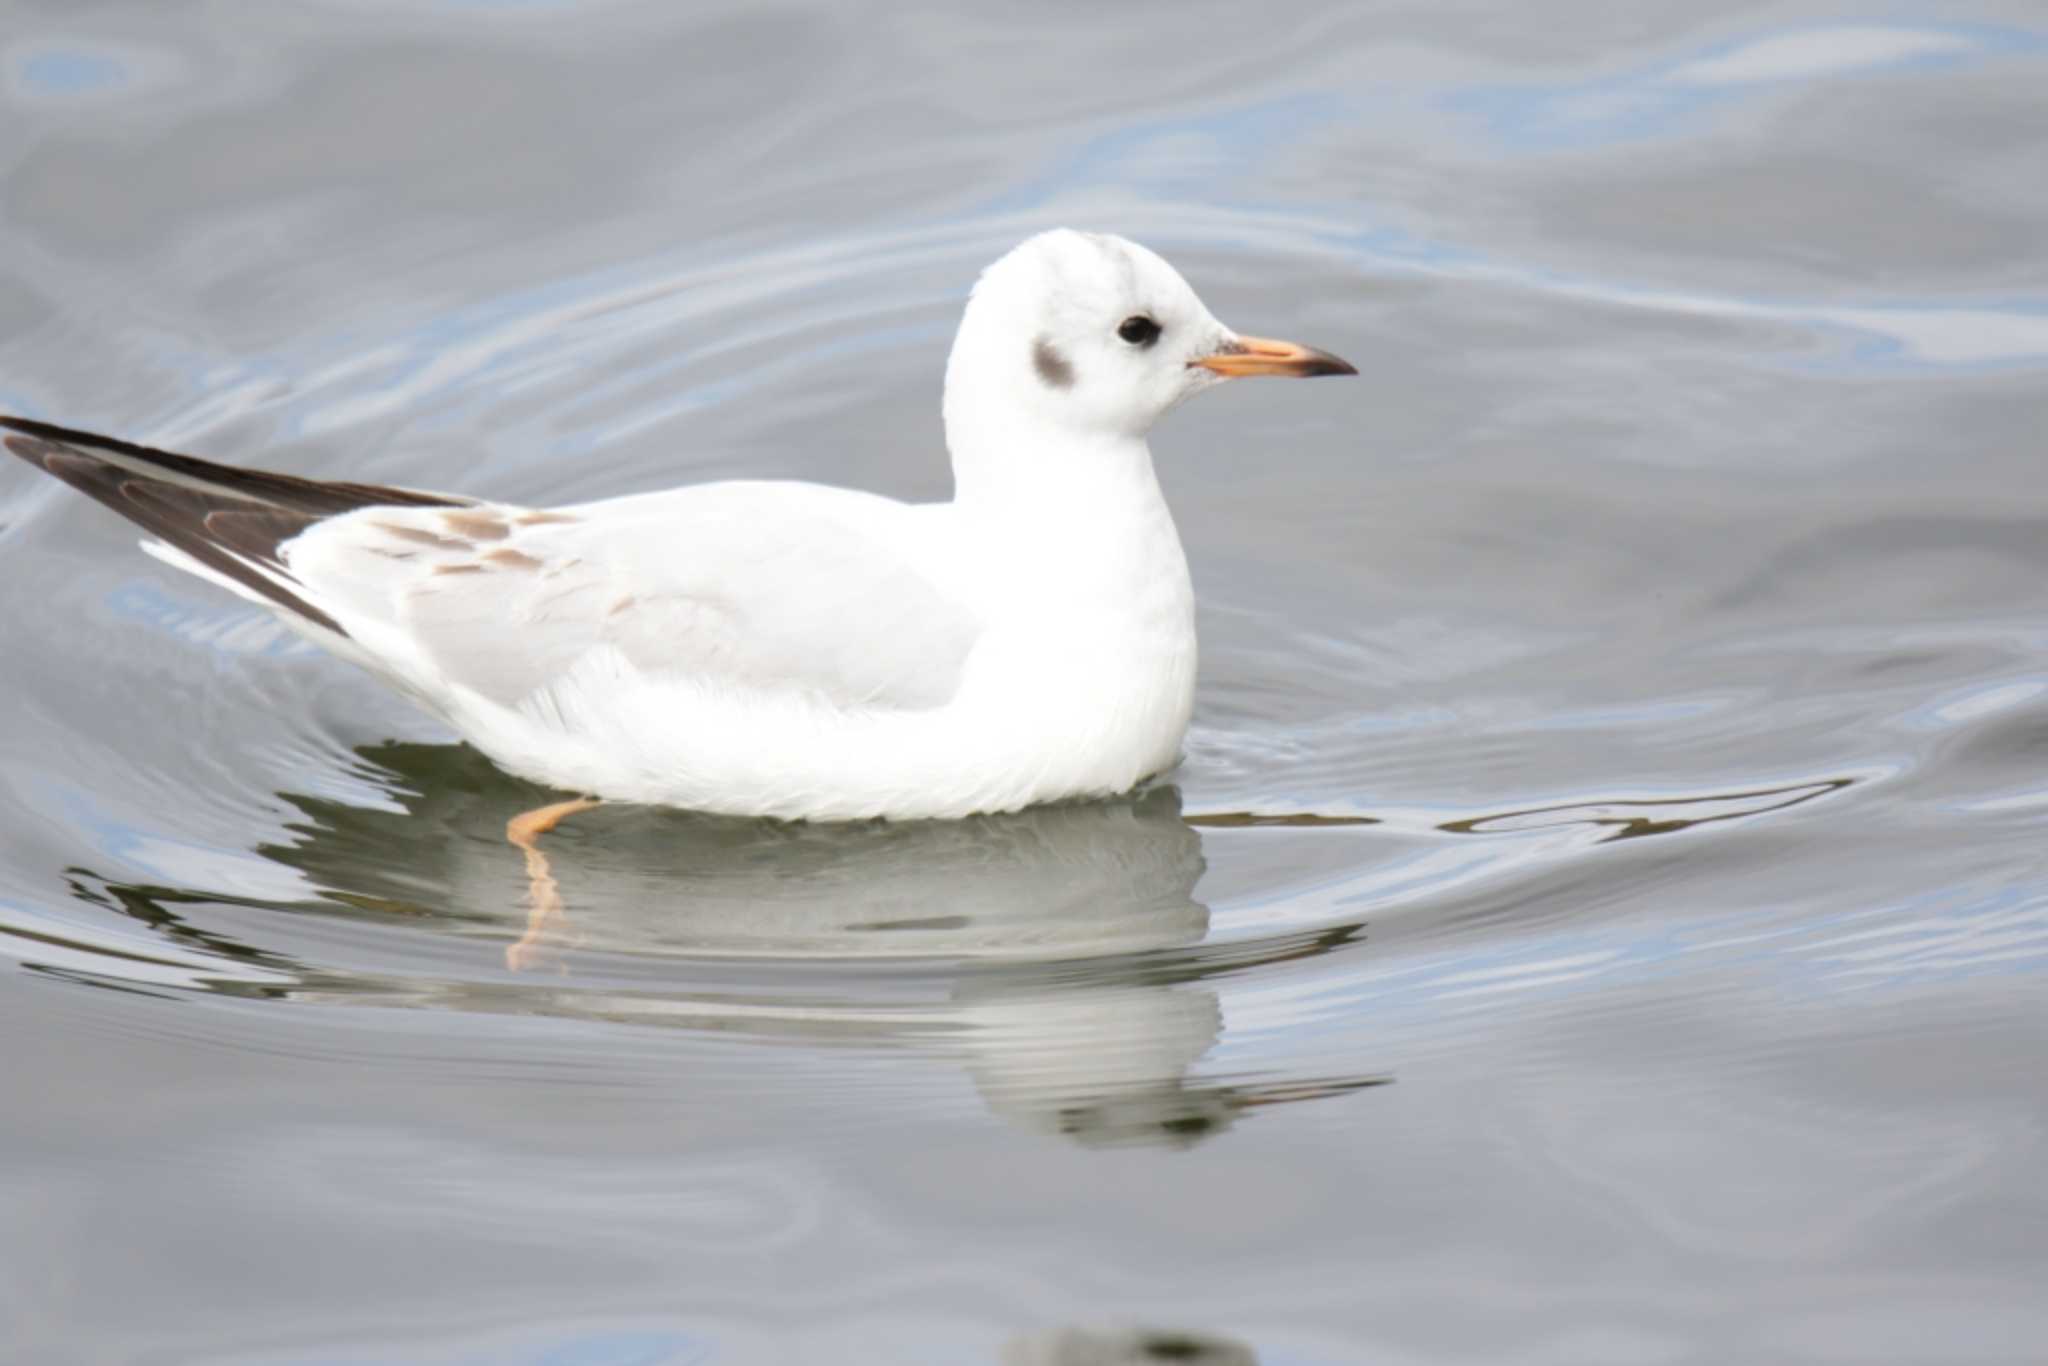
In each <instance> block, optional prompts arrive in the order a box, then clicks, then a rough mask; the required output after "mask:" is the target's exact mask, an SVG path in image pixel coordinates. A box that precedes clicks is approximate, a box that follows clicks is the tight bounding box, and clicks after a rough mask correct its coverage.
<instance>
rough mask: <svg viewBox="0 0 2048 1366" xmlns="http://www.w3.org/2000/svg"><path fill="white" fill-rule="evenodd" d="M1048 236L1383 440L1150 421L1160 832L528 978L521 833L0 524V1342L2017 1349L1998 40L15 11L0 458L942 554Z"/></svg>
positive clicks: (2025, 731)
mask: <svg viewBox="0 0 2048 1366" xmlns="http://www.w3.org/2000/svg"><path fill="white" fill-rule="evenodd" d="M1057 224H1072V225H1075V226H1081V227H1090V228H1097V229H1104V230H1112V231H1117V232H1122V233H1125V234H1128V235H1130V236H1133V237H1136V238H1138V239H1140V240H1142V241H1145V242H1147V243H1149V244H1151V245H1153V246H1155V247H1156V248H1158V249H1159V250H1161V251H1162V252H1163V253H1165V254H1166V255H1167V256H1168V257H1169V258H1170V259H1172V260H1173V261H1174V262H1175V263H1176V264H1178V265H1179V266H1180V267H1181V268H1182V269H1183V271H1184V272H1185V273H1186V274H1187V275H1188V276H1189V277H1190V279H1191V280H1192V281H1193V282H1194V283H1195V285H1196V287H1197V288H1198V289H1199V290H1201V291H1202V293H1203V294H1204V297H1205V298H1206V300H1207V302H1208V303H1209V304H1210V305H1211V307H1212V308H1213V309H1214V310H1215V311H1216V312H1217V314H1218V315H1219V316H1220V317H1222V318H1224V319H1225V320H1226V321H1229V322H1231V323H1233V324H1234V325H1236V326H1238V327H1240V328H1243V329H1245V330H1248V331H1254V332H1261V333H1267V334H1276V335H1281V336H1288V337H1296V338H1299V339H1301V340H1304V341H1308V342H1313V343H1315V344H1318V345H1322V346H1326V347H1329V348H1330V349H1332V350H1335V351H1337V352H1339V353H1340V354H1343V355H1345V356H1347V357H1349V358H1351V359H1352V360H1354V361H1355V362H1357V363H1358V365H1359V368H1360V370H1361V372H1362V373H1361V375H1360V377H1359V378H1358V379H1357V380H1355V381H1346V382H1337V381H1327V382H1319V383H1317V384H1312V385H1279V384H1259V385H1252V384H1245V385H1236V386H1231V387H1230V388H1229V389H1227V390H1225V391H1222V392H1219V393H1216V394H1212V395H1206V396H1204V397H1203V398H1202V399H1201V400H1200V401H1199V402H1197V403H1195V404H1191V405H1189V406H1188V407H1187V408H1185V409H1183V410H1181V411H1180V412H1179V413H1177V414H1176V415H1175V416H1174V417H1173V418H1171V419H1170V420H1169V421H1168V422H1167V423H1166V424H1164V425H1163V427H1162V428H1161V430H1160V431H1159V432H1158V433H1157V434H1156V437H1155V442H1154V446H1155V450H1156V451H1157V453H1158V456H1159V462H1160V466H1161V473H1162V478H1163V481H1164V483H1165V485H1166V487H1167V490H1168V494H1169V497H1170V498H1171V500H1172V502H1173V504H1174V507H1175V509H1176V512H1177V514H1178V517H1179V521H1180V525H1181V529H1182V533H1183V537H1184V539H1185V541H1186V543H1187V545H1188V547H1189V551H1190V556H1191V559H1192V561H1193V566H1194V573H1195V578H1196V582H1197V586H1198V590H1199V592H1200V594H1201V597H1202V618H1201V627H1202V632H1203V651H1204V654H1203V672H1202V681H1201V692H1200V703H1199V707H1198V712H1197V716H1196V723H1195V729H1194V732H1193V735H1192V736H1191V739H1190V742H1189V746H1188V758H1187V762H1186V764H1185V766H1184V767H1183V768H1182V769H1180V770H1179V771H1178V772H1177V773H1176V774H1175V775H1173V777H1172V779H1171V783H1170V785H1167V786H1164V787H1162V788H1160V789H1158V790H1155V791H1153V792H1150V793H1148V794H1144V795H1141V796H1140V797H1137V798H1134V799H1130V800H1126V801H1122V802H1116V803H1108V804H1102V805H1096V806H1082V807H1071V808H1059V809H1053V810H1046V811H1038V812H1030V813H1025V814H1022V815H1019V816H1014V817H1006V818H1000V819H990V820H984V821H974V822H965V823H958V824H953V825H939V826H894V827H890V826H863V827H853V828H838V829H820V828H806V827H788V826H772V825H754V824H748V823H743V822H729V821H716V820H709V819H705V818H701V817H691V816H684V815H677V814H667V813H658V812H647V811H618V810H614V811H604V812H599V813H595V814H593V815H591V816H588V817H583V818H579V819H577V820H576V821H574V822H572V823H570V824H569V825H567V826H565V827H564V828H563V830H562V831H561V832H560V833H559V834H558V835H557V836H556V837H554V839H553V843H552V848H553V849H554V851H555V863H556V871H557V872H558V873H559V874H560V876H561V880H562V887H563V892H564V895H565V897H566V899H567V903H568V910H569V920H570V925H569V929H568V932H567V934H566V936H565V937H564V938H563V939H561V940H560V941H559V942H557V943H555V944H553V945H552V946H551V947H550V949H549V952H548V953H547V955H546V957H545V960H544V961H543V962H542V963H541V964H539V965H538V966H537V967H536V968H535V969H534V970H530V971H527V972H523V973H517V974H515V973H511V972H508V971H506V970H505V969H504V967H503V965H502V953H503V949H504V947H505V946H506V945H507V944H508V943H509V942H511V940H512V939H513V938H514V937H515V936H516V935H517V934H518V932H519V929H520V927H521V924H522V921H523V915H524V912H523V909H522V896H523V892H524V882H523V877H522V874H521V871H520V867H519V864H518V861H517V860H516V858H514V857H512V855H511V853H510V851H509V850H507V849H506V848H505V846H504V845H503V844H502V842H501V839H500V833H501V831H502V828H503V822H504V821H505V819H506V818H507V817H508V816H509V815H511V814H512V813H514V812H516V811H518V810H520V809H521V808H522V806H524V805H527V804H530V803H531V802H533V801H535V800H537V799H540V798H541V797H544V795H545V794H540V793H537V792H536V791H535V790H533V789H530V788H527V787H525V786H523V785H521V784H519V783H516V782H513V781H510V780H508V779H505V778H503V777H502V776H499V775H497V774H496V773H495V772H494V770H492V768H491V767H490V765H489V764H488V763H487V762H485V761H483V760H482V759H481V758H479V757H477V756H476V755H474V754H473V753H470V752H469V751H466V750H463V749H460V748H458V747H455V746H452V745H451V744H450V743H449V740H448V737H447V736H446V735H445V734H442V733H440V732H439V731H437V730H436V728H435V727H434V726H433V725H432V723H430V722H428V721H425V720H423V719H422V718H420V717H419V716H418V715H416V714H415V713H413V712H411V711H409V710H408V709H407V707H406V706H405V704H403V703H402V702H400V701H398V700H396V699H395V698H393V697H391V696H389V695H387V694H386V693H384V692H382V691H381V690H380V689H379V688H378V687H377V686H376V685H375V684H374V683H372V682H371V681H369V680H368V679H366V678H364V677H361V676H358V675H357V674H355V673H354V672H352V671H351V670H349V669H348V668H347V667H346V666H344V665H341V664H338V663H336V662H334V661H332V660H329V659H327V658H325V657H323V656H321V655H319V654H318V653H317V652H314V651H311V650H309V649H308V648H306V647H303V646H301V645H299V644H297V643H295V642H294V641H293V639H292V638H291V637H290V636H289V635H288V634H286V633H285V632H283V631H282V630H280V629H278V628H277V627H275V626H274V625H273V624H272V623H271V622H270V621H269V619H268V618H267V617H265V616H264V615H263V614H262V613H260V612H259V611H257V610H255V609H253V608H251V607H249V606H248V605H246V604H244V603H242V602H240V601H238V600H235V599H232V598H230V597H228V596H227V595H225V594H223V593H220V592H218V591H216V590H214V589H212V588H210V587H208V586H207V585H205V584H203V583H199V582H197V581H195V580H191V579H188V578H184V577H180V576H178V575H176V574H174V573H172V572H171V571H169V570H166V569H164V568H162V567H160V566H158V565H157V564H156V563H154V562H153V561H151V560H149V559H147V558H145V557H144V556H142V555H141V554H139V553H138V552H137V551H136V550H135V548H134V541H135V534H134V532H133V530H132V529H131V528H130V527H128V526H127V525H126V524H124V523H122V522H120V521H119V520H118V519H116V518H114V517H112V516H110V515H108V514H107V513H106V512H105V511H104V510H102V509H100V508H97V507H95V506H92V505H90V504H88V503H87V502H86V501H85V500H83V499H80V498H78V497H77V496H76V495H75V494H73V493H71V492H70V491H68V490H66V489H64V488H62V487H61V486H59V485H57V484H56V483H55V482H54V481H51V480H48V479H45V478H42V477H41V476H39V475H37V474H35V473H34V472H33V471H31V470H29V469H28V468H27V467H26V466H23V465H21V464H19V463H18V462H13V461H8V462H6V463H5V464H4V466H0V699H4V700H5V706H4V709H0V963H4V967H0V1039H4V1040H5V1044H4V1057H5V1063H4V1075H5V1077H6V1088H5V1100H4V1103H0V1347H4V1351H0V1357H4V1359H5V1360H7V1361H10V1362H24V1363H36V1364H37V1366H42V1364H44V1363H55V1364H68V1363H102V1362H146V1363H171V1362H179V1363H183V1362H216V1361H226V1362H263V1363H294V1364H295V1366H309V1364H310V1363H321V1364H322V1366H339V1364H341V1363H347V1364H349V1366H358V1364H360V1363H371V1362H407V1363H411V1362H419V1363H434V1364H436V1366H454V1364H456V1363H462V1364H463V1366H469V1364H470V1363H498V1362H522V1363H547V1364H548V1366H627V1364H628V1363H633V1364H638V1363H647V1364H648V1366H652V1364H653V1363H716V1364H717V1366H726V1364H727V1363H763V1362H792V1363H797V1362H801V1363H814V1362H878V1363H925V1362H929V1363H947V1364H949V1366H950V1364H951V1363H976V1362H991V1363H1005V1364H1006V1366H1015V1364H1016V1363H1025V1364H1026V1366H1047V1364H1048V1363H1065V1366H1075V1364H1076V1363H1081V1364H1083V1366H1086V1364H1089V1363H1095V1364H1097V1366H1099V1364H1100V1363H1108V1362H1119V1361H1142V1360H1197V1361H1208V1362H1233V1363H1241V1362H1254V1361H1255V1362H1259V1363H1264V1366H1324V1364H1325V1363H1366V1362H1371V1363H1376V1364H1378V1363H1438V1362H1456V1363H1465V1362H1471V1363H1479V1362H1515V1363H1557V1366H1599V1364H1601V1363H1617V1364H1621V1363H1627V1364H1629V1366H1635V1364H1637V1363H1687V1362H1713V1363H1725V1362H1738V1361H1739V1362H1758V1363H1779V1362H1787V1363H1790V1362H1799V1363H1804V1362H1814V1363H1838V1362H1840V1363H1847V1362H1858V1363H1862V1362H1883V1363H1964V1362H1969V1363H1978V1362H2015V1363H2017V1362H2033V1361H2039V1360H2041V1359H2042V1358H2043V1356H2044V1354H2048V1293H2044V1291H2043V1288H2042V1287H2043V1285H2044V1284H2048V1177H2044V1175H2043V1173H2044V1171H2048V1141H2044V1124H2048V1096H2044V1091H2048V1087H2044V1081H2043V1071H2044V1064H2048V1009H2044V1008H2048V991H2044V984H2048V856H2044V852H2043V851H2044V840H2043V834H2044V830H2048V664H2044V660H2048V383H2044V380H2048V16H2044V13H2043V11H2042V9H2041V8H2040V6H2039V5H2038V4H2032V3H1995V2H1993V0H1960V2H1959V3H1941V4H1932V3H1923V4H1911V3H1894V4H1873V5H1864V6H1857V5H1841V4H1828V3H1815V2H1812V0H1792V2H1790V3H1761V4H1743V3H1732V4H1722V5H1703V4H1679V3H1671V2H1670V0H1655V2H1653V3H1642V4H1631V5H1612V4H1594V3H1588V2H1586V0H1563V2H1562V3H1556V4H1549V5H1542V6H1536V5H1522V4H1510V3H1506V2H1505V0H1473V2H1471V3H1445V0H1429V2H1428V3H1421V2H1420V0H1418V2H1417V3H1374V4H1360V5H1350V6H1342V7H1327V8H1326V7H1320V6H1314V5H1302V6H1263V5H1245V4H1241V3H1232V2H1230V0H1223V2H1221V3H1217V2H1215V0H1176V3H1173V4H1143V5H1139V4H1133V5H1119V6H1100V5H1090V6H1082V5H1065V4H1047V5H1038V6H1031V7H1028V8H1026V7H1016V8H1005V9H988V10H983V11H970V10H962V9H958V8H954V7H933V8H922V9H920V8H912V7H907V6H905V7H897V6H888V7H882V6H849V5H837V4H833V5H827V4H823V3H818V2H817V0H810V3H798V4H791V5H785V6H778V7H774V8H770V7H766V6H752V5H737V4H734V5H725V6H715V5H712V6H694V7H687V8H685V7H682V6H675V5H669V4H658V3H652V2H651V0H649V2H647V3H637V2H634V0H617V2H616V3H581V4H569V3H546V2H545V0H532V2H531V3H485V2H483V0H477V2H475V3H458V2H457V0H445V2H444V3H398V0H387V2H385V3H373V2H371V0H358V2H355V3H343V2H342V0H330V2H328V3H311V2H310V0H299V2H295V3H278V4H264V5H255V4H250V5H230V4H196V3H194V4H183V3H180V4H170V3H154V2H152V3H141V2H140V0H136V2H133V3H116V4H95V5H81V4H73V3H61V4H60V3H34V2H32V0H6V2H5V3H4V4H0V410H4V411H11V412H15V413H20V414H25V415H28V416H33V417H40V418H45V419H49V420H55V421H60V422H64V423H68V424H72V425H78V426H84V427H91V428H99V429H104V430H108V431H111V432H114V433H117V434H121V435H125V436H127V437H130V438H132V439H138V440H145V441H149V442H152V443H156V444H161V445H167V446H172V447H174V448H185V449H191V450H193V451H195V452H197V453H200V454H204V455H208V456H211V457H214V458H219V459H225V460H231V461H243V462H247V463H253V464H260V465H265V466H269V467H272V468H278V469H284V470H290V471H293V472H297V473H303V474H309V475H316V476H332V477H345V478H352V479H367V480H385V481H392V482H398V483H405V484H412V485H419V486H425V487H444V488H452V489H457V490H462V491H467V492H473V493H478V494H485V495H490V496H494V497H499V498H506V499H524V500H531V501H535V502H545V501H548V500H551V499H569V498H581V497H592V496H598V495H604V494H611V493H623V492H628V491H632V490H640V489H648V488H655V487H660V486H663V485H666V484H670V483H674V482H680V481H686V480H695V479H705V478H713V477H720V476H733V475H747V476H794V477H802V478H811V479H820V480H826V481H831V482H837V483H847V484H855V485H860V486H865V487H871V488H876V489H880V490H883V491H885V492H889V493H892V494H896V495H899V496H905V497H941V496H944V494H945V492H946V490H947V478H946V471H945V464H944V460H943V453H942V449H941V446H940V443H939V429H938V420H937V403H938V393H939V376H940V368H941V365H942V363H943V358H944V355H945V349H946V346H947V343H948V341H949V338H950V334H951V330H952V326H953V323H954V321H955V318H956V317H957V314H958V310H959V307H960V304H961V301H962V298H963V296H964V292H965V290H966V287H967V285H968V284H969V282H970V281H971V280H972V278H973V274H974V272H975V271H976V270H977V269H979V267H980V266H981V265H982V264H984V263H985V262H986V261H988V260H990V259H992V258H993V257H994V256H996V255H997V254H999V253H1000V252H1001V251H1003V250H1004V249H1006V248H1007V247H1008V246H1010V245H1011V244H1012V243H1014V242H1015V241H1016V240H1018V239H1020V238H1021V237H1023V236H1025V235H1027V234H1028V233H1030V232H1032V231H1035V230H1038V229H1041V228H1044V227H1048V226H1053V225H1057ZM1053 534H1054V536H1055V538H1056V534H1057V533H1056V529H1055V531H1054V533H1053ZM1303 814H1311V815H1316V816H1319V817H1348V818H1355V819H1353V820H1352V821H1351V823H1348V824H1347V823H1325V824H1317V825H1304V824H1299V823H1287V822H1285V821H1275V820H1273V819H1269V818H1274V817H1284V816H1298V815H1303Z"/></svg>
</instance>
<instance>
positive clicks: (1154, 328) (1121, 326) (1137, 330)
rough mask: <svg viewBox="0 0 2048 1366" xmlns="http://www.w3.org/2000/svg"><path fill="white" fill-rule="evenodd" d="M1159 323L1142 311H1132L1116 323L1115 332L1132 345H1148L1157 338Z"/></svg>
mask: <svg viewBox="0 0 2048 1366" xmlns="http://www.w3.org/2000/svg"><path fill="white" fill-rule="evenodd" d="M1159 332H1160V328H1159V324H1158V323H1156V322H1154V321H1152V319H1150V318H1148V317H1146V316H1145V315H1144V314H1142V313H1134V314H1132V315H1131V316H1130V317H1128V318H1125V319H1124V320H1123V321H1122V322H1120V323H1118V324H1117V325H1116V334H1117V335H1118V336H1119V337H1122V338H1123V339H1124V340H1125V341H1127V342H1129V343H1130V344H1131V345H1133V346H1150V345H1151V344H1152V343H1153V342H1156V341H1158V340H1159Z"/></svg>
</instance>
